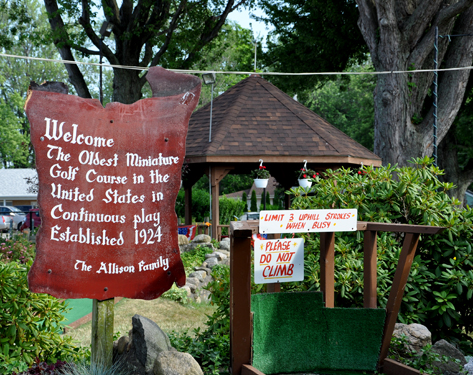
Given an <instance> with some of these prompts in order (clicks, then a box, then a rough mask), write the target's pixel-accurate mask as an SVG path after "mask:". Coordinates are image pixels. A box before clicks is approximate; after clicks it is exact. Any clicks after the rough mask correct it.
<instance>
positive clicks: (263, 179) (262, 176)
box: [251, 159, 271, 189]
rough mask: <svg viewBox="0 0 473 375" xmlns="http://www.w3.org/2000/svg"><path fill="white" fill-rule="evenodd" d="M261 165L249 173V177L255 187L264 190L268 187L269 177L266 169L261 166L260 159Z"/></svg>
mask: <svg viewBox="0 0 473 375" xmlns="http://www.w3.org/2000/svg"><path fill="white" fill-rule="evenodd" d="M260 162H261V165H260V166H259V168H258V169H255V170H253V171H251V177H253V180H254V182H255V186H256V187H257V188H260V189H264V188H265V187H266V186H268V180H269V178H270V177H271V174H270V173H269V171H267V170H266V167H265V166H264V165H263V160H261V159H260Z"/></svg>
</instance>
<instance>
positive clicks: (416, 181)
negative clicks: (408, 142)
mask: <svg viewBox="0 0 473 375" xmlns="http://www.w3.org/2000/svg"><path fill="white" fill-rule="evenodd" d="M440 175H442V171H441V170H439V169H438V168H437V167H434V166H433V165H432V161H431V159H428V158H425V159H418V160H416V161H415V163H414V165H413V167H412V168H411V167H403V168H399V167H392V166H389V165H388V166H386V167H382V168H372V167H365V168H363V170H362V171H360V173H357V172H353V171H351V170H350V169H340V170H337V171H332V170H327V171H326V173H325V174H324V176H323V178H320V177H317V178H316V179H315V182H314V184H313V185H312V187H311V188H310V190H309V194H306V192H307V190H306V191H304V190H303V189H299V188H298V189H294V190H291V191H290V194H291V195H292V196H293V204H292V208H293V209H323V208H325V209H327V208H330V207H333V208H357V209H358V220H360V221H372V222H386V223H388V222H392V223H405V224H420V225H434V226H443V227H446V229H445V230H444V231H443V232H442V233H440V234H438V235H435V236H427V235H426V236H421V238H420V241H419V245H418V248H417V253H416V254H417V255H416V257H415V259H414V262H413V264H412V268H411V273H410V276H409V279H408V282H407V286H406V289H405V294H404V298H403V302H402V306H401V311H400V315H399V320H400V321H401V322H403V323H413V322H415V323H421V324H424V325H426V326H427V327H428V328H429V329H430V330H431V332H432V335H433V338H434V339H436V340H438V339H439V338H446V339H447V340H449V341H454V342H457V343H458V344H459V345H460V346H461V347H462V349H463V350H464V351H466V352H469V353H472V352H473V346H472V341H471V338H470V337H469V336H468V334H471V333H472V332H473V299H472V296H473V252H472V244H473V231H472V228H473V212H472V210H471V209H469V208H466V209H463V208H462V207H461V206H460V204H459V202H458V200H456V199H453V198H450V197H449V196H448V195H447V194H446V191H447V190H448V189H450V188H452V186H453V185H452V184H450V183H443V182H440V181H439V178H438V176H440ZM304 237H305V241H306V243H305V252H306V254H305V264H306V269H305V272H306V273H305V280H304V282H302V283H297V284H296V283H291V284H289V285H286V284H284V288H285V289H297V290H311V289H318V288H319V287H320V270H319V262H318V259H319V244H320V238H319V236H317V235H305V236H304ZM402 240H403V238H402V235H401V234H392V233H379V234H378V304H379V306H382V307H384V306H386V302H387V298H388V294H389V290H390V285H391V282H392V279H393V276H394V271H395V267H396V264H397V260H398V258H399V253H400V249H401V246H402ZM335 251H336V257H335V293H336V296H335V298H336V302H335V303H336V306H340V307H349V306H362V305H363V234H362V233H361V232H345V233H337V235H336V241H335Z"/></svg>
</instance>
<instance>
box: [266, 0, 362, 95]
mask: <svg viewBox="0 0 473 375" xmlns="http://www.w3.org/2000/svg"><path fill="white" fill-rule="evenodd" d="M260 5H261V7H262V8H263V9H264V11H265V13H266V14H267V17H263V19H262V20H263V21H265V22H266V23H267V24H271V25H272V26H274V31H272V33H271V36H272V37H271V38H270V40H268V42H267V45H268V46H267V47H268V50H267V53H266V54H265V56H264V62H265V65H266V67H267V68H268V69H270V70H272V71H277V72H294V73H296V72H334V71H335V72H336V71H343V70H345V68H346V67H347V66H348V65H349V64H351V63H353V62H354V61H357V60H359V61H362V60H364V59H365V57H364V56H365V53H366V52H367V51H368V50H367V48H366V44H365V43H364V41H363V37H362V35H361V33H360V31H359V30H358V27H357V25H356V21H357V19H358V10H357V8H356V2H355V0H348V1H347V0H335V1H323V0H309V1H304V0H277V1H274V0H262V1H260ZM326 79H327V77H326V76H325V77H322V76H304V77H291V78H290V79H288V78H287V77H281V78H279V77H274V78H271V81H273V82H274V83H275V84H276V85H277V86H278V87H280V88H282V89H283V90H285V91H288V92H291V93H294V92H300V89H301V88H313V87H314V86H315V85H316V84H317V83H318V82H320V80H326Z"/></svg>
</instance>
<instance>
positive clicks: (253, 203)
mask: <svg viewBox="0 0 473 375" xmlns="http://www.w3.org/2000/svg"><path fill="white" fill-rule="evenodd" d="M257 211H258V199H257V198H256V191H255V190H253V191H252V192H251V200H250V212H257Z"/></svg>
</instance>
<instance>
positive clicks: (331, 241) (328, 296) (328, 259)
mask: <svg viewBox="0 0 473 375" xmlns="http://www.w3.org/2000/svg"><path fill="white" fill-rule="evenodd" d="M320 289H321V291H322V292H323V295H324V302H325V307H334V306H335V233H334V232H322V233H320Z"/></svg>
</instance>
